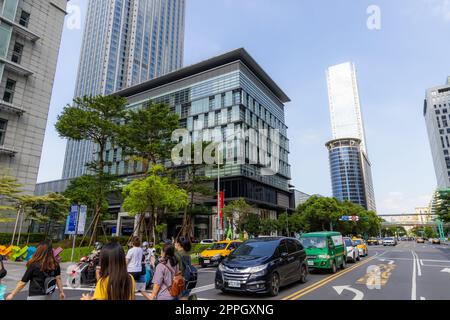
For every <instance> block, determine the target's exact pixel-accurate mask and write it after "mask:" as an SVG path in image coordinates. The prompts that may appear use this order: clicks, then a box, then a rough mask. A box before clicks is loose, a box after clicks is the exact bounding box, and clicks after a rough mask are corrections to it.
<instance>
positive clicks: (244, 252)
mask: <svg viewBox="0 0 450 320" xmlns="http://www.w3.org/2000/svg"><path fill="white" fill-rule="evenodd" d="M277 245H278V242H275V241H270V242H267V241H261V242H256V241H255V242H247V243H244V244H243V245H241V246H239V248H237V249H236V250H235V251H234V252H233V253H232V254H231V255H232V256H233V257H238V256H239V257H241V256H250V257H257V258H261V257H271V256H272V255H273V254H274V252H275V248H276V247H277Z"/></svg>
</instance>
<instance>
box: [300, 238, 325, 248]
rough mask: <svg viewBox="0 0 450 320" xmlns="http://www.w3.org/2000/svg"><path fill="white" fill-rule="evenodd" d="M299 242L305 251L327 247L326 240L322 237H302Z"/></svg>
mask: <svg viewBox="0 0 450 320" xmlns="http://www.w3.org/2000/svg"><path fill="white" fill-rule="evenodd" d="M300 241H301V243H302V245H303V246H304V247H305V248H307V249H312V248H317V249H324V248H326V247H327V239H326V238H323V237H304V238H301V239H300Z"/></svg>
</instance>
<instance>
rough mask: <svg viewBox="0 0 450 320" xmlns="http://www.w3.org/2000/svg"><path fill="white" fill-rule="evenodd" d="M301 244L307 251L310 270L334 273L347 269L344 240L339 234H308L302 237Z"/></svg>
mask: <svg viewBox="0 0 450 320" xmlns="http://www.w3.org/2000/svg"><path fill="white" fill-rule="evenodd" d="M300 242H301V243H302V245H303V247H304V248H305V250H306V254H307V259H308V268H310V269H326V270H329V271H331V272H332V273H336V272H337V271H338V268H342V269H345V268H346V266H347V256H346V253H345V247H344V239H343V237H342V234H340V233H339V232H313V233H306V234H303V235H302V236H301V237H300Z"/></svg>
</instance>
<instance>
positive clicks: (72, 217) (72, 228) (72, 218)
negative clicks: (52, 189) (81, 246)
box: [65, 206, 78, 235]
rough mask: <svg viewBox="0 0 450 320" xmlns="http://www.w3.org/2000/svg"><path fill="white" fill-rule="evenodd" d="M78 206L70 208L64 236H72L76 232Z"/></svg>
mask: <svg viewBox="0 0 450 320" xmlns="http://www.w3.org/2000/svg"><path fill="white" fill-rule="evenodd" d="M77 219H78V206H71V207H70V213H69V215H68V216H67V221H66V232H65V234H66V235H74V234H76V231H77Z"/></svg>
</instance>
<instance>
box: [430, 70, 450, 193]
mask: <svg viewBox="0 0 450 320" xmlns="http://www.w3.org/2000/svg"><path fill="white" fill-rule="evenodd" d="M449 115H450V77H448V79H447V83H446V84H445V85H443V86H438V87H434V88H431V89H428V90H427V92H426V99H425V104H424V117H425V122H426V126H427V131H428V139H429V141H430V147H431V154H432V157H433V163H434V170H435V173H436V180H437V187H438V189H446V188H450V125H449V123H450V116H449Z"/></svg>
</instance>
